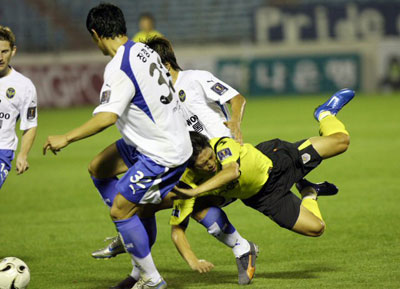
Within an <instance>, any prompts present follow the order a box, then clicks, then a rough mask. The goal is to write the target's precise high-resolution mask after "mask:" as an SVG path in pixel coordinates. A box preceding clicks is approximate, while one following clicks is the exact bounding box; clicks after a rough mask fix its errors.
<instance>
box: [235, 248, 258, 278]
mask: <svg viewBox="0 0 400 289" xmlns="http://www.w3.org/2000/svg"><path fill="white" fill-rule="evenodd" d="M249 244H250V251H249V252H248V253H246V254H244V255H242V256H240V257H239V258H236V264H237V267H238V275H239V284H240V285H246V284H250V282H251V280H252V279H253V278H254V274H255V272H256V258H257V255H258V246H257V245H256V244H254V243H253V242H249Z"/></svg>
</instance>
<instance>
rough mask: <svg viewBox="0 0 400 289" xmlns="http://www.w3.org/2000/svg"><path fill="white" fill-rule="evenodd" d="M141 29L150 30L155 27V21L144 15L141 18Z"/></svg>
mask: <svg viewBox="0 0 400 289" xmlns="http://www.w3.org/2000/svg"><path fill="white" fill-rule="evenodd" d="M139 29H140V30H142V31H145V32H150V31H152V30H153V29H154V23H153V21H152V20H151V19H150V18H147V17H144V18H142V19H140V22H139Z"/></svg>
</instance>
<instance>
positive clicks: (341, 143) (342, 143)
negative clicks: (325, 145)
mask: <svg viewBox="0 0 400 289" xmlns="http://www.w3.org/2000/svg"><path fill="white" fill-rule="evenodd" d="M336 140H337V147H338V150H339V153H344V152H345V151H347V149H348V148H349V146H350V136H349V135H347V134H345V133H337V134H336Z"/></svg>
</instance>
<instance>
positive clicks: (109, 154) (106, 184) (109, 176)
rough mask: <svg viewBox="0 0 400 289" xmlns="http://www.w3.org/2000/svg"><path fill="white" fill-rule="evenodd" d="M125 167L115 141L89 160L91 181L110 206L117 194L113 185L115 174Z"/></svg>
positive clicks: (115, 178) (115, 180)
mask: <svg viewBox="0 0 400 289" xmlns="http://www.w3.org/2000/svg"><path fill="white" fill-rule="evenodd" d="M118 142H120V141H118ZM127 169H128V167H127V166H126V164H125V162H124V159H123V158H122V156H121V154H120V152H119V150H118V147H117V142H115V143H113V144H111V145H109V146H108V147H107V148H106V149H105V150H103V151H102V152H101V153H99V154H98V155H97V156H95V157H94V159H93V160H92V161H91V162H90V164H89V173H90V175H91V177H92V181H93V183H94V185H95V187H96V188H97V190H98V191H99V193H100V195H101V197H102V199H103V201H104V203H105V204H106V205H107V206H109V207H111V204H112V203H113V200H114V198H115V196H116V194H117V190H116V189H115V186H116V184H117V182H118V178H117V177H116V176H117V175H119V174H121V173H123V172H125V171H126V170H127Z"/></svg>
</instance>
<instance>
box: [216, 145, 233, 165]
mask: <svg viewBox="0 0 400 289" xmlns="http://www.w3.org/2000/svg"><path fill="white" fill-rule="evenodd" d="M217 156H218V159H219V160H220V161H221V162H222V161H223V160H225V159H227V158H228V157H231V156H232V152H231V150H230V148H225V149H223V150H220V151H219V152H217Z"/></svg>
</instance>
